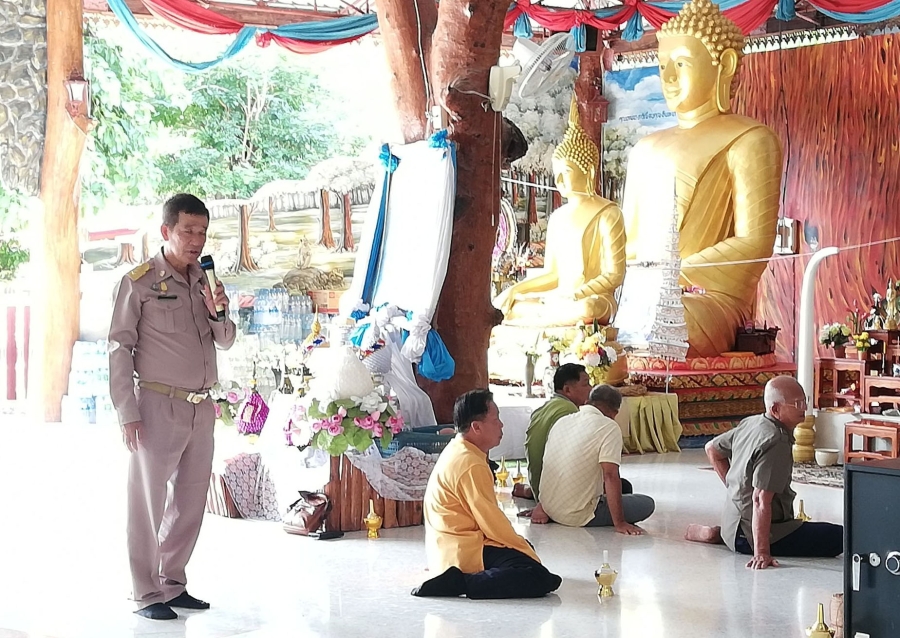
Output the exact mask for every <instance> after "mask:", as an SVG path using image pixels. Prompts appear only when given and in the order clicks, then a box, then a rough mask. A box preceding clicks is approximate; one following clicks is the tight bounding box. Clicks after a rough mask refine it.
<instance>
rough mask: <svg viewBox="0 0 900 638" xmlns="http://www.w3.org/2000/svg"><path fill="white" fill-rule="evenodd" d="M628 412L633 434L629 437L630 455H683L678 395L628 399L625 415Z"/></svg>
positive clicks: (658, 394) (647, 395)
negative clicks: (632, 453) (631, 453)
mask: <svg viewBox="0 0 900 638" xmlns="http://www.w3.org/2000/svg"><path fill="white" fill-rule="evenodd" d="M625 410H628V417H629V428H628V429H629V431H628V436H626V438H625V449H626V451H628V452H639V453H641V454H643V453H644V452H660V453H663V452H680V451H681V448H680V447H678V439H679V438H681V434H682V432H683V428H682V426H681V421H679V420H678V396H677V395H675V394H663V393H649V394H645V395H644V396H640V397H624V399H623V401H622V410H621V411H622V412H624V411H625Z"/></svg>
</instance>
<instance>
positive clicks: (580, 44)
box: [569, 24, 587, 53]
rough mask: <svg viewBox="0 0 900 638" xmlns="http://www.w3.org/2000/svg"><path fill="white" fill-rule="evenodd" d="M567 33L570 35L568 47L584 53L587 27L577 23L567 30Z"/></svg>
mask: <svg viewBox="0 0 900 638" xmlns="http://www.w3.org/2000/svg"><path fill="white" fill-rule="evenodd" d="M569 33H570V34H571V36H572V37H571V40H570V42H569V48H571V49H572V50H573V51H575V53H584V51H585V49H587V29H585V28H584V25H583V24H577V25H575V26H574V27H572V28H571V29H570V30H569Z"/></svg>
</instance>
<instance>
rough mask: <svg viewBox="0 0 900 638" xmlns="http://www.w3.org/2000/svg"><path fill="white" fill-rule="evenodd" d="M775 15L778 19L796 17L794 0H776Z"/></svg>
mask: <svg viewBox="0 0 900 638" xmlns="http://www.w3.org/2000/svg"><path fill="white" fill-rule="evenodd" d="M775 17H776V18H778V19H779V20H784V21H785V22H787V21H788V20H793V19H794V18H796V17H797V11H796V7H795V6H794V0H778V6H776V7H775Z"/></svg>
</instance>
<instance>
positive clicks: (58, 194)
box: [30, 0, 92, 422]
mask: <svg viewBox="0 0 900 638" xmlns="http://www.w3.org/2000/svg"><path fill="white" fill-rule="evenodd" d="M82 19H83V8H82V2H81V0H47V129H46V134H45V138H44V157H43V162H42V165H41V192H40V197H41V202H42V204H43V212H42V213H41V215H40V219H39V220H36V221H38V224H37V226H38V228H39V229H40V231H39V232H38V235H39V238H38V241H37V242H36V244H37V245H36V250H35V251H34V254H33V255H32V260H33V263H34V265H35V282H34V291H35V295H34V297H35V313H34V319H35V330H36V336H37V338H36V339H34V342H33V344H34V346H35V351H34V354H35V356H34V357H33V361H32V366H31V374H32V375H34V377H33V382H32V383H31V387H32V388H33V389H35V391H34V392H32V393H31V399H32V400H31V401H30V404H31V409H32V411H34V412H36V413H38V414H40V415H41V416H42V417H43V419H44V420H45V421H48V422H53V421H59V420H60V416H61V408H62V397H63V395H64V394H66V391H67V387H68V382H69V370H70V368H71V365H72V348H73V346H74V344H75V341H76V340H77V339H78V332H79V319H80V316H79V305H80V301H81V294H80V288H79V274H80V270H81V254H80V252H79V249H78V205H79V195H80V192H81V182H80V180H79V176H78V169H79V165H80V163H81V154H82V151H83V150H84V145H85V142H86V139H87V133H88V132H89V131H90V129H91V125H92V122H91V120H90V119H89V118H88V115H87V113H88V111H87V109H88V105H87V103H85V102H80V103H75V102H70V101H69V94H68V91H67V89H66V84H65V83H66V81H67V80H70V79H76V78H77V79H83V78H84V52H83V46H84V45H83V40H84V34H83V31H82Z"/></svg>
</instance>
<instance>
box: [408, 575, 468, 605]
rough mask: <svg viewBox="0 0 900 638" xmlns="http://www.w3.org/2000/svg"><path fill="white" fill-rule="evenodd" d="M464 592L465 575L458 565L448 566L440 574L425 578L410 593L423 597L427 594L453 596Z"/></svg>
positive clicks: (427, 595)
mask: <svg viewBox="0 0 900 638" xmlns="http://www.w3.org/2000/svg"><path fill="white" fill-rule="evenodd" d="M465 593H466V577H465V574H463V573H462V572H461V571H460V569H459V567H450V568H449V569H447V571H445V572H444V573H443V574H441V575H440V576H435V577H434V578H431V579H429V580H426V581H425V582H424V583H422V584H421V585H420V586H419V587H416V588H415V589H413V590H412V591H411V592H410V594H412V595H413V596H418V597H420V598H425V597H429V596H445V597H455V596H462V595H463V594H465Z"/></svg>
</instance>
